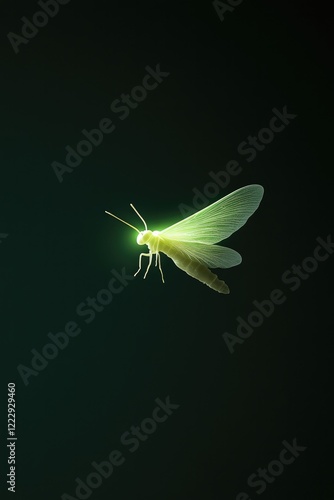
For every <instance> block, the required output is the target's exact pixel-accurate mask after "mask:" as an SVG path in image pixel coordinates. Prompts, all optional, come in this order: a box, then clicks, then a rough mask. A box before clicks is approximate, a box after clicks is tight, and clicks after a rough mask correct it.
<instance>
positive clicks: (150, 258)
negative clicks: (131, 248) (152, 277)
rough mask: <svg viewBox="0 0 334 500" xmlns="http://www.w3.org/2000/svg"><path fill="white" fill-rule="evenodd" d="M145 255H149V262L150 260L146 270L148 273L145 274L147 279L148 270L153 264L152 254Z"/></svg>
mask: <svg viewBox="0 0 334 500" xmlns="http://www.w3.org/2000/svg"><path fill="white" fill-rule="evenodd" d="M143 255H149V260H148V266H147V269H146V273H145V274H144V279H145V278H146V275H147V273H148V270H149V268H150V267H151V264H152V255H153V254H152V252H150V253H149V254H147V253H144V254H143Z"/></svg>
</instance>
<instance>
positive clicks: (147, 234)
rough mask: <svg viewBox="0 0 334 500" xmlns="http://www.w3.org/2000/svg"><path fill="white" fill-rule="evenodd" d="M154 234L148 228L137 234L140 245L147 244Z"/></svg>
mask: <svg viewBox="0 0 334 500" xmlns="http://www.w3.org/2000/svg"><path fill="white" fill-rule="evenodd" d="M151 236H152V231H149V230H146V231H141V232H140V233H139V234H138V236H137V243H138V245H145V244H147V243H148V242H149V240H150V239H151Z"/></svg>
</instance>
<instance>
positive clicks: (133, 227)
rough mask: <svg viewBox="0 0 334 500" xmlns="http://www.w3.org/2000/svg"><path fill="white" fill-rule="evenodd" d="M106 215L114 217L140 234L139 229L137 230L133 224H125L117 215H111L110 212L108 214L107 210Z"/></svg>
mask: <svg viewBox="0 0 334 500" xmlns="http://www.w3.org/2000/svg"><path fill="white" fill-rule="evenodd" d="M105 213H106V214H108V215H111V217H114V218H115V219H117V220H119V221H120V222H123V224H126V225H127V226H130V227H132V229H134V230H135V231H137V233H140V231H139V229H137V228H136V227H135V226H132V225H131V224H129V223H128V222H125V220H123V219H120V218H119V217H117V216H116V215H114V214H111V213H110V212H107V211H106V210H105Z"/></svg>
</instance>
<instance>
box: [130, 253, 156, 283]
mask: <svg viewBox="0 0 334 500" xmlns="http://www.w3.org/2000/svg"><path fill="white" fill-rule="evenodd" d="M143 256H144V257H150V259H151V260H152V256H151V253H141V254H140V255H139V269H138V271H137V272H136V273H135V274H134V275H133V276H137V274H138V273H139V271H140V270H141V259H142V257H143ZM146 272H147V271H146ZM145 276H146V274H145ZM145 276H144V277H145Z"/></svg>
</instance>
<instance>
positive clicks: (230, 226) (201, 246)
mask: <svg viewBox="0 0 334 500" xmlns="http://www.w3.org/2000/svg"><path fill="white" fill-rule="evenodd" d="M263 192H264V189H263V187H262V186H260V185H258V184H251V185H249V186H245V187H242V188H240V189H237V190H236V191H233V192H232V193H230V194H228V195H227V196H225V197H224V198H221V199H220V200H218V201H216V202H214V203H212V204H211V205H209V206H208V207H206V208H203V210H200V211H199V212H196V213H194V214H193V215H190V217H187V218H186V219H184V220H181V221H180V222H177V223H176V224H173V225H172V226H170V227H167V228H166V229H164V230H163V231H150V230H149V229H147V225H146V222H145V221H144V219H143V217H142V216H141V215H140V214H139V212H138V211H137V210H136V209H135V207H134V206H133V205H132V204H130V206H131V207H132V208H133V210H134V211H135V212H136V214H137V215H138V216H139V217H140V219H141V220H142V221H143V223H144V227H145V230H144V231H139V229H137V228H136V227H134V226H132V225H131V224H129V223H128V222H125V221H124V220H122V219H120V218H119V217H117V216H116V215H113V214H112V213H110V212H107V211H106V213H107V214H108V215H111V216H112V217H115V219H118V220H119V221H121V222H123V223H124V224H127V225H128V226H130V227H131V228H132V229H134V230H135V231H137V233H139V234H138V236H137V243H138V245H145V244H146V245H147V246H148V250H149V252H148V253H141V254H140V256H139V269H138V271H137V272H136V273H135V276H136V275H137V274H138V273H139V271H140V270H141V264H142V258H143V257H148V266H147V269H146V272H145V275H144V278H146V276H147V273H148V270H149V269H150V266H151V264H152V258H153V254H155V265H156V266H157V265H158V266H159V269H160V273H161V278H162V281H163V283H164V276H163V272H162V269H161V258H160V252H162V253H164V254H166V255H167V256H168V257H170V258H171V259H172V260H173V261H174V263H175V264H176V266H177V267H179V268H180V269H182V271H185V272H186V273H187V274H189V276H192V277H193V278H195V279H197V280H199V281H201V282H202V283H205V284H206V285H207V286H209V287H210V288H212V289H213V290H216V291H217V292H219V293H230V290H229V288H228V286H227V285H226V283H225V282H224V281H222V280H220V279H219V278H218V276H216V275H215V274H214V273H213V272H212V271H210V269H209V268H212V269H214V268H222V269H226V268H229V267H233V266H237V265H238V264H240V262H241V260H242V259H241V255H240V254H239V253H238V252H236V251H235V250H232V249H231V248H227V247H223V246H220V245H215V243H218V242H219V241H221V240H224V239H226V238H228V237H229V236H230V235H231V234H232V233H234V232H235V231H237V230H238V229H239V228H240V227H242V226H243V225H244V224H245V223H246V222H247V220H248V219H249V217H250V216H251V215H252V214H253V213H254V212H255V210H256V209H257V208H258V206H259V204H260V202H261V199H262V196H263Z"/></svg>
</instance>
